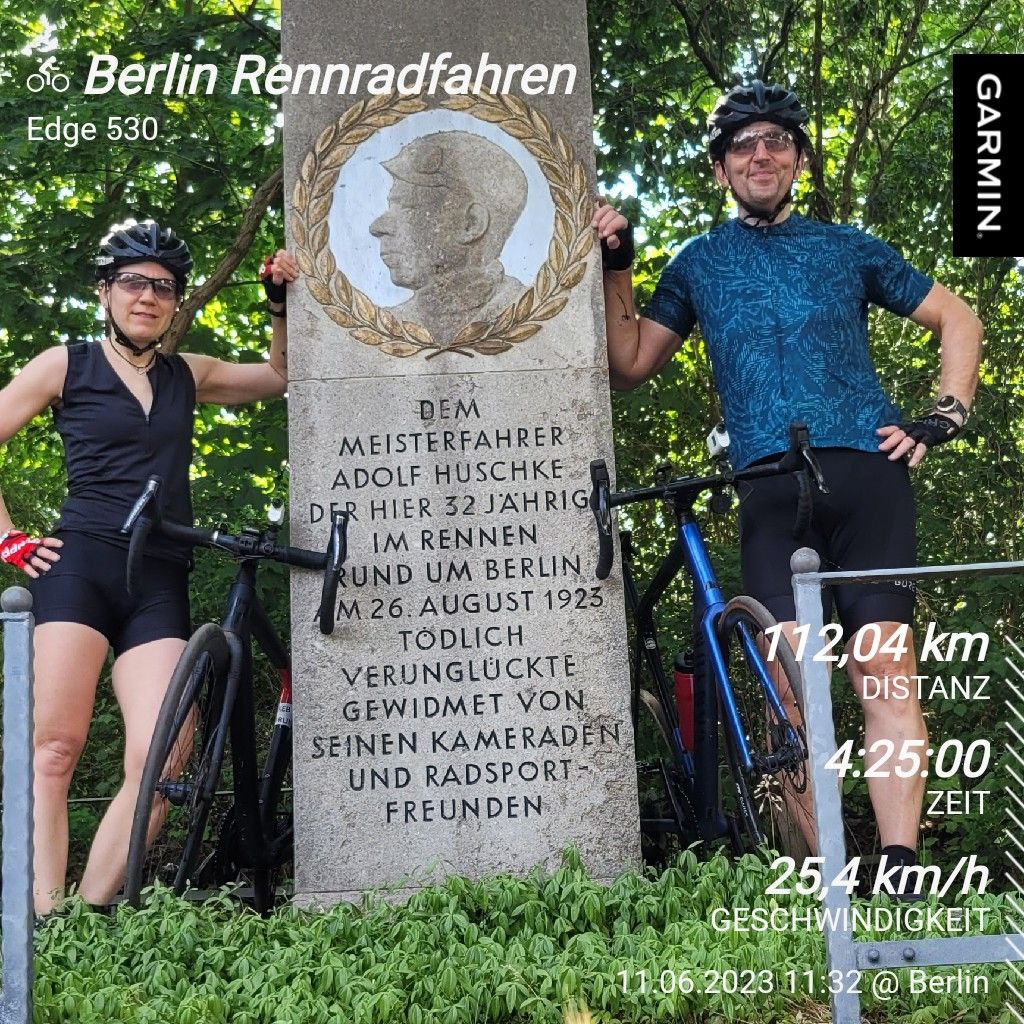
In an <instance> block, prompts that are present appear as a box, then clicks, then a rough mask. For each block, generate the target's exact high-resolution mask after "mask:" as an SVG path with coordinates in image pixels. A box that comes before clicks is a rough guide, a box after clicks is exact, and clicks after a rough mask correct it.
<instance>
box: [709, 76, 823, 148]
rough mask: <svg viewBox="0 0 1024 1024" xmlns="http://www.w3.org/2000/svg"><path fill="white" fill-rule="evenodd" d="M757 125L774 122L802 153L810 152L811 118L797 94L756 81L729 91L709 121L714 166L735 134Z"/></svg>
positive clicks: (716, 105) (781, 87)
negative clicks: (762, 122) (786, 132)
mask: <svg viewBox="0 0 1024 1024" xmlns="http://www.w3.org/2000/svg"><path fill="white" fill-rule="evenodd" d="M755 121H771V122H772V124H777V125H779V126H780V127H782V128H788V129H789V130H790V131H791V132H792V133H793V137H794V139H795V140H796V144H797V147H798V148H799V149H800V150H801V151H802V150H804V149H809V148H810V145H811V140H810V138H809V137H808V135H807V129H806V128H805V127H804V125H805V124H807V121H808V114H807V111H806V110H804V108H803V107H802V106H801V104H800V100H798V99H797V97H796V93H794V92H791V91H790V90H789V89H787V88H786V87H785V86H783V85H765V84H764V82H762V81H761V80H760V79H755V80H754V81H753V82H751V83H750V84H749V85H737V86H735V87H734V88H733V89H730V90H729V91H728V92H727V93H726V94H725V95H724V96H723V97H721V99H719V101H718V102H717V103H716V104H715V109H714V110H712V111H711V115H710V117H708V131H709V136H708V149H709V150H710V152H711V161H712V163H714V162H716V161H719V160H721V159H722V157H723V156H724V154H725V147H726V145H728V142H729V139H731V138H732V136H733V133H734V132H736V131H738V130H739V129H740V128H743V127H744V126H746V125H748V124H753V123H754V122H755Z"/></svg>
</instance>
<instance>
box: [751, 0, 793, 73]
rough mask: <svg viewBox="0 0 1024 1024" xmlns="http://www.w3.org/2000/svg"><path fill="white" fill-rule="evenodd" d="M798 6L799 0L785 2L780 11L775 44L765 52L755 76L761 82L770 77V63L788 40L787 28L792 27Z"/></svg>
mask: <svg viewBox="0 0 1024 1024" xmlns="http://www.w3.org/2000/svg"><path fill="white" fill-rule="evenodd" d="M800 7H801V4H800V2H799V0H797V2H796V3H792V4H790V3H787V4H786V7H785V9H784V10H783V12H782V24H781V25H780V26H779V38H778V39H777V40H776V42H775V45H774V46H773V47H771V49H770V50H769V51H768V52H767V53H766V54H765V57H764V61H763V62H762V64H761V65H760V67H759V68H758V76H757V77H758V78H760V79H761V81H762V82H767V81H768V80H769V79H770V78H771V73H772V65H773V64H774V63H775V58H776V57H778V55H779V51H780V50H781V49H782V48H783V47H784V46H785V45H786V43H787V42H789V30H790V29H791V28H792V27H793V21H794V19H795V18H796V16H797V13H798V12H799V10H800Z"/></svg>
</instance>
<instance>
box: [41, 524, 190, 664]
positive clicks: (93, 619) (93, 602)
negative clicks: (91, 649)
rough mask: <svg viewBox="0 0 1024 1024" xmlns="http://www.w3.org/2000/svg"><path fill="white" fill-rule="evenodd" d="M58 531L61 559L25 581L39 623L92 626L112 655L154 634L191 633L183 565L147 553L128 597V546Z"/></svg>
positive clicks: (180, 636) (154, 637) (183, 635)
mask: <svg viewBox="0 0 1024 1024" xmlns="http://www.w3.org/2000/svg"><path fill="white" fill-rule="evenodd" d="M56 536H57V537H59V538H60V539H61V540H62V541H64V547H62V548H60V549H59V551H60V561H59V562H57V563H55V564H54V565H53V566H52V567H51V569H50V571H49V572H45V573H43V574H42V575H41V576H40V577H39V579H37V580H32V581H31V582H30V584H29V589H30V590H31V591H32V613H33V615H35V619H36V623H37V625H42V624H43V623H44V622H78V623H81V624H82V625H84V626H91V627H92V628H93V629H95V630H96V631H97V632H98V633H102V634H103V635H104V636H105V637H106V638H107V641H108V643H109V644H110V646H111V647H112V648H113V649H114V656H115V657H120V656H121V655H122V654H124V652H125V651H129V650H131V649H132V648H133V647H138V646H140V645H141V644H147V643H150V642H151V641H153V640H164V639H166V638H168V637H174V638H177V639H180V640H187V639H188V638H189V637H190V636H191V635H192V631H191V629H190V617H189V602H188V573H189V567H188V566H187V565H182V564H181V563H178V562H171V561H165V560H163V559H159V558H147V559H146V564H145V567H144V569H143V571H142V573H141V574H140V576H141V578H140V580H139V593H137V594H136V595H135V596H134V597H130V596H129V595H128V591H127V589H126V573H127V566H128V550H127V548H124V547H121V546H120V545H117V544H110V543H108V542H107V541H105V540H100V539H99V538H97V537H89V536H86V534H84V533H76V532H74V531H73V530H60V531H58V532H57V534H56Z"/></svg>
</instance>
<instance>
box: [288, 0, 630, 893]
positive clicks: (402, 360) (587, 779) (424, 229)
mask: <svg viewBox="0 0 1024 1024" xmlns="http://www.w3.org/2000/svg"><path fill="white" fill-rule="evenodd" d="M338 10H339V9H338V8H337V7H336V6H335V5H333V4H331V3H328V2H327V0H287V2H286V3H285V5H284V9H283V27H284V53H283V56H284V60H285V62H287V64H288V65H289V66H290V67H291V68H292V71H293V73H294V74H296V75H298V73H299V72H298V69H299V66H300V65H308V66H313V67H314V68H316V69H318V73H325V69H326V68H327V66H328V65H333V66H334V67H335V72H334V73H335V77H336V79H337V80H340V78H339V77H338V76H342V72H341V71H339V70H338V68H339V67H342V66H343V68H344V75H343V77H344V78H345V81H346V83H347V84H348V86H349V88H347V89H340V90H337V89H333V88H332V90H331V91H320V92H317V93H316V94H310V93H303V92H301V91H295V92H294V93H289V94H287V95H286V96H285V102H284V117H285V175H286V184H285V192H286V207H287V225H288V245H289V247H290V248H291V249H292V250H293V251H294V252H295V254H296V257H297V259H298V261H299V265H300V267H301V269H302V278H301V280H300V282H298V283H297V284H296V286H295V287H293V288H292V290H291V293H290V298H289V335H290V339H291V351H290V353H289V362H290V371H289V372H290V384H289V391H288V395H289V424H290V437H291V482H292V539H293V543H298V544H302V545H304V546H307V547H320V546H322V545H323V543H324V539H325V536H326V529H325V527H326V523H327V521H328V519H329V516H330V512H331V510H332V509H334V508H339V507H341V508H346V509H348V510H349V511H350V512H351V513H352V514H353V517H354V518H353V521H352V525H351V529H350V537H349V557H348V563H347V565H346V570H345V575H344V578H343V579H342V584H341V587H340V589H339V596H338V605H337V610H336V611H337V627H336V630H335V634H334V635H333V636H331V637H326V638H325V637H322V636H320V635H319V633H318V632H317V631H316V627H315V625H314V622H313V619H314V614H315V609H316V606H317V603H318V600H319V582H318V581H317V580H316V579H315V578H314V577H312V576H311V575H308V574H296V575H295V577H294V580H293V591H292V611H293V645H294V651H293V659H294V678H295V689H294V693H295V696H294V702H295V703H294V715H295V735H294V781H295V871H296V894H297V897H298V898H299V899H300V900H302V901H303V902H307V903H319V904H326V903H330V902H333V901H336V900H338V899H342V898H351V897H352V896H354V895H357V894H358V893H359V892H361V891H363V890H365V889H367V888H371V887H378V886H383V885H397V886H398V887H400V888H402V887H404V888H409V889H412V888H415V887H418V886H422V885H424V884H427V883H428V882H429V881H431V880H437V879H439V878H440V877H442V876H443V874H445V873H451V872H455V873H459V874H466V875H480V874H484V873H492V872H505V871H513V872H525V871H527V870H529V869H531V868H533V867H534V866H537V865H540V866H544V867H553V866H556V865H557V863H558V861H559V857H560V854H561V851H562V850H563V849H564V848H565V847H566V846H568V845H573V846H575V847H576V848H577V849H578V850H579V851H580V853H581V855H582V857H583V860H584V862H585V863H586V864H587V866H588V867H589V868H590V870H591V871H592V873H593V874H594V875H595V876H596V877H598V878H602V879H610V878H611V877H613V876H614V875H616V874H617V873H619V872H620V871H622V870H623V869H625V868H627V867H631V866H634V865H635V864H636V863H638V861H639V826H638V821H637V813H638V811H637V796H636V773H635V764H634V756H633V736H632V729H631V724H630V715H629V668H628V664H627V657H626V645H625V627H624V621H623V608H622V603H623V602H622V592H621V585H620V584H619V583H618V582H616V581H608V582H606V583H603V584H599V583H598V582H597V581H596V580H595V578H594V566H595V562H596V557H597V544H596V533H595V528H594V524H593V518H592V516H591V513H590V511H589V508H588V505H587V498H588V494H589V463H590V460H591V459H592V458H595V457H598V456H602V457H609V456H610V454H611V451H612V444H611V423H610V406H609V394H608V377H607V370H606V358H605V341H604V313H603V305H602V292H601V273H600V258H599V252H598V249H597V246H596V242H595V240H594V237H593V232H592V231H591V229H590V219H591V215H592V202H593V200H592V196H593V191H594V188H593V184H594V168H593V159H592V143H591V135H592V128H591V124H592V111H591V106H590V86H589V67H588V62H587V52H588V51H587V38H586V12H585V7H584V4H583V3H582V0H578V2H574V3H570V4H568V5H567V4H564V3H555V2H554V0H528V2H527V3H526V6H525V7H522V6H520V7H518V8H516V9H515V11H514V12H512V15H511V16H510V12H509V11H507V10H506V9H505V8H503V7H502V6H501V5H496V4H488V3H479V2H470V0H451V2H446V3H444V4H441V5H429V6H427V5H422V6H417V7H414V8H408V7H406V6H401V5H397V4H395V5H384V6H383V7H382V6H381V5H380V4H378V3H376V2H374V3H370V2H369V0H355V2H350V3H347V4H346V5H345V7H344V17H339V14H338ZM453 51H455V52H453ZM359 68H363V69H364V71H363V76H364V80H365V81H367V82H368V83H369V84H368V86H367V88H366V89H358V88H357V89H354V90H353V89H352V88H351V84H352V77H351V76H352V75H354V74H355V73H356V72H357V71H358V69H359ZM474 74H475V76H476V77H475V79H474V77H473V76H474ZM541 82H547V85H546V86H545V87H543V88H538V87H537V86H538V83H541ZM467 83H471V84H473V85H480V89H479V91H474V90H473V89H472V88H470V89H469V90H467V89H465V88H463V89H461V90H460V89H459V87H458V86H459V85H460V84H462V85H465V84H467ZM506 86H507V87H508V88H505V87H506Z"/></svg>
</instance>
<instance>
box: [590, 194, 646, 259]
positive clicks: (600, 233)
mask: <svg viewBox="0 0 1024 1024" xmlns="http://www.w3.org/2000/svg"><path fill="white" fill-rule="evenodd" d="M596 202H597V208H596V209H595V211H594V219H593V220H592V221H591V225H592V227H593V228H594V230H595V231H596V232H597V237H598V238H599V239H600V241H601V265H602V266H603V267H604V269H605V270H628V269H629V268H630V266H632V264H633V257H634V256H635V255H636V254H635V250H634V248H633V226H632V225H631V224H630V223H629V221H628V220H626V218H625V217H623V215H622V214H621V213H619V211H618V210H616V209H615V207H614V206H610V205H609V204H608V203H607V202H605V200H604V199H602V198H601V197H600V196H598V197H597V200H596Z"/></svg>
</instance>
